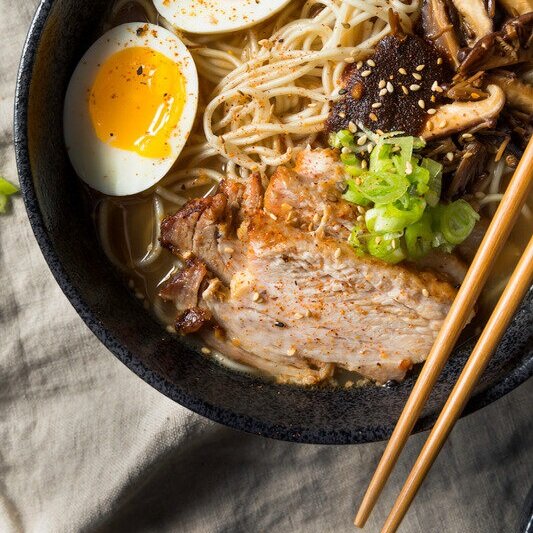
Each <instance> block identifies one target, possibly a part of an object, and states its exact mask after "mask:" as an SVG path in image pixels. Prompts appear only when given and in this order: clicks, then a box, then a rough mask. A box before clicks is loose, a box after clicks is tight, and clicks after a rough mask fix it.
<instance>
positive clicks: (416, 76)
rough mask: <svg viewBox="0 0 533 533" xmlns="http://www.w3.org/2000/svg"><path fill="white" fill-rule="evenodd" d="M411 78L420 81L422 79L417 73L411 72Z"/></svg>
mask: <svg viewBox="0 0 533 533" xmlns="http://www.w3.org/2000/svg"><path fill="white" fill-rule="evenodd" d="M413 78H414V79H415V80H418V81H420V80H421V79H422V76H421V75H420V74H418V72H413Z"/></svg>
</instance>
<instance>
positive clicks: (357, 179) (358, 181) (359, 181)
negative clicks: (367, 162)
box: [355, 177, 361, 186]
mask: <svg viewBox="0 0 533 533" xmlns="http://www.w3.org/2000/svg"><path fill="white" fill-rule="evenodd" d="M355 184H356V185H358V186H359V185H361V178H359V177H357V178H355Z"/></svg>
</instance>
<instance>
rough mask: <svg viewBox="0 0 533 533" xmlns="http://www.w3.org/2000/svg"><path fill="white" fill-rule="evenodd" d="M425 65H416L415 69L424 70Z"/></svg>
mask: <svg viewBox="0 0 533 533" xmlns="http://www.w3.org/2000/svg"><path fill="white" fill-rule="evenodd" d="M425 66H426V65H418V67H416V70H417V71H418V72H421V71H422V70H424V67H425Z"/></svg>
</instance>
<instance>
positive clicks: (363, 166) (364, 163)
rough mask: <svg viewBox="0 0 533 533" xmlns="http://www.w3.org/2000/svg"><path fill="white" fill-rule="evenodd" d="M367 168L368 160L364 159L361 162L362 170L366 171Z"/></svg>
mask: <svg viewBox="0 0 533 533" xmlns="http://www.w3.org/2000/svg"><path fill="white" fill-rule="evenodd" d="M367 166H368V163H367V162H366V159H363V160H362V161H361V168H363V169H364V168H366V167H367Z"/></svg>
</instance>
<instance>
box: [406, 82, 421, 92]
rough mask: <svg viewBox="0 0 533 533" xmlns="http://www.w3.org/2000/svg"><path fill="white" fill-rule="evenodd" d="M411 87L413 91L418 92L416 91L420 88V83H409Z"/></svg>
mask: <svg viewBox="0 0 533 533" xmlns="http://www.w3.org/2000/svg"><path fill="white" fill-rule="evenodd" d="M409 89H411V91H413V92H416V91H418V90H420V85H417V84H416V83H413V85H409Z"/></svg>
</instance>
